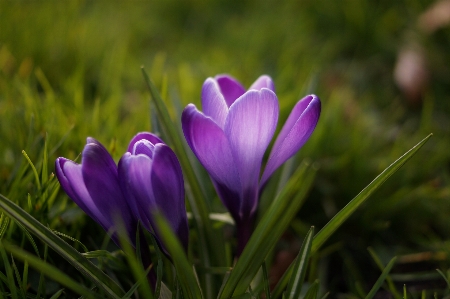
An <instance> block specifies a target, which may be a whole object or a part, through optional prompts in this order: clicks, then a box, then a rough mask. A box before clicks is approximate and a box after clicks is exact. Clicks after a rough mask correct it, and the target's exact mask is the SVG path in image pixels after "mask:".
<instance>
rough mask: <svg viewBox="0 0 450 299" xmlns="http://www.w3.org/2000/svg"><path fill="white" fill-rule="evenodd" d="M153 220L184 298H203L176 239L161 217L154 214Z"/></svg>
mask: <svg viewBox="0 0 450 299" xmlns="http://www.w3.org/2000/svg"><path fill="white" fill-rule="evenodd" d="M155 219H156V223H157V225H158V232H159V234H160V235H161V237H162V239H163V243H164V244H165V246H166V248H167V250H168V251H169V253H170V256H171V258H172V261H173V265H174V266H175V270H176V274H177V277H178V280H179V283H180V285H181V289H182V290H183V294H184V298H187V299H200V298H203V295H202V292H201V290H200V287H199V285H198V282H197V279H196V277H195V273H194V271H193V268H192V265H191V264H190V263H189V261H188V259H187V256H186V253H185V252H184V250H183V248H182V246H181V244H180V242H179V241H178V239H177V237H176V236H175V234H174V233H173V231H172V229H171V228H170V226H169V224H168V223H167V221H166V220H165V219H164V217H163V216H162V215H158V214H155Z"/></svg>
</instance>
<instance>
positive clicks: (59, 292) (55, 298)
mask: <svg viewBox="0 0 450 299" xmlns="http://www.w3.org/2000/svg"><path fill="white" fill-rule="evenodd" d="M63 292H64V289H61V290H59V291H58V292H56V293H54V294H53V296H51V297H50V299H58V298H59V296H61V295H62V293H63Z"/></svg>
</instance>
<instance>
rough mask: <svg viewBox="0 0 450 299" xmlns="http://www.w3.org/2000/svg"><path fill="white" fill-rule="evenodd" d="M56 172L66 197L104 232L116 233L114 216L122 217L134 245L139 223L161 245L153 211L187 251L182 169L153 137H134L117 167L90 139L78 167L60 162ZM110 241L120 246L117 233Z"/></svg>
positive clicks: (97, 144)
mask: <svg viewBox="0 0 450 299" xmlns="http://www.w3.org/2000/svg"><path fill="white" fill-rule="evenodd" d="M55 169H56V176H57V178H58V180H59V182H60V184H61V187H62V188H63V189H64V191H65V192H66V193H67V195H68V196H69V197H70V198H71V199H72V200H73V201H74V202H75V203H76V204H77V205H78V206H79V207H80V208H81V209H82V210H83V211H84V212H85V213H86V214H88V215H89V216H90V217H91V218H92V219H94V220H95V221H96V222H98V223H99V224H100V225H101V226H102V227H103V228H104V229H105V230H106V231H110V232H111V231H113V232H114V231H115V230H116V229H117V227H116V221H117V219H118V218H117V217H121V219H120V220H121V221H122V222H123V223H124V226H125V229H126V232H127V233H128V237H129V239H130V240H131V241H132V243H134V239H135V236H136V227H137V221H138V220H140V221H141V223H142V224H143V226H144V227H145V228H146V229H147V230H149V231H150V232H151V233H152V234H153V235H155V237H156V239H157V240H158V242H159V243H160V244H162V242H161V241H160V238H159V237H158V231H157V229H154V223H153V217H152V215H153V213H154V212H160V213H162V214H163V215H164V216H165V217H166V219H167V220H168V221H169V223H170V224H171V226H172V228H173V230H174V231H175V233H176V234H177V235H178V237H179V239H180V241H181V242H182V244H183V246H184V247H185V248H187V242H188V225H187V216H186V208H185V204H184V186H183V177H182V173H181V167H180V165H179V162H178V160H177V158H176V156H175V154H174V152H173V151H172V150H171V149H170V148H169V147H168V146H167V145H166V144H164V143H163V141H162V140H161V139H159V138H158V137H157V136H155V135H153V134H151V133H146V132H143V133H139V134H137V135H136V136H135V137H134V138H133V139H132V140H131V142H130V145H129V147H128V152H127V153H125V154H124V155H123V157H122V158H121V159H120V161H119V166H116V163H115V162H114V160H113V159H112V157H111V155H110V154H109V153H108V151H107V150H106V149H105V147H104V146H103V145H102V144H101V143H99V142H98V141H97V140H95V139H94V138H90V137H89V138H87V144H86V146H85V147H84V150H83V153H82V163H81V164H77V163H75V162H73V161H70V160H68V159H66V158H58V159H56V167H55ZM112 238H113V240H114V241H115V242H116V243H117V244H119V243H118V237H117V235H116V234H113V235H112ZM162 247H163V249H164V246H162Z"/></svg>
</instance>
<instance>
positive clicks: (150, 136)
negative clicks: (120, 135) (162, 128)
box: [128, 132, 164, 153]
mask: <svg viewBox="0 0 450 299" xmlns="http://www.w3.org/2000/svg"><path fill="white" fill-rule="evenodd" d="M142 139H145V140H148V141H150V142H151V143H153V144H157V143H164V141H162V140H161V139H160V138H159V137H158V136H156V135H155V134H152V133H149V132H140V133H138V134H136V136H134V137H133V138H132V139H131V141H130V144H129V145H128V151H129V152H130V153H131V152H133V148H134V144H135V143H136V142H138V141H139V140H142Z"/></svg>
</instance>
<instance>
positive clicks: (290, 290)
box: [275, 226, 314, 299]
mask: <svg viewBox="0 0 450 299" xmlns="http://www.w3.org/2000/svg"><path fill="white" fill-rule="evenodd" d="M313 236H314V226H313V227H311V229H310V230H309V232H308V234H307V235H306V237H305V240H304V241H303V244H302V247H301V248H300V252H299V253H298V255H297V258H296V259H295V264H294V275H291V279H290V281H289V284H288V286H287V289H286V298H289V299H296V298H300V292H301V290H302V285H303V281H304V280H305V276H306V268H307V266H308V261H309V255H310V253H311V244H312V240H313ZM275 298H276V297H275Z"/></svg>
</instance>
